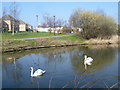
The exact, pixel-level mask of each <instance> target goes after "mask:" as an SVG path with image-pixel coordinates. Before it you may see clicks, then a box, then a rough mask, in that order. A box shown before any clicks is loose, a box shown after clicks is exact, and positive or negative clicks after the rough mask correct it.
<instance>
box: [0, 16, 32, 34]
mask: <svg viewBox="0 0 120 90" xmlns="http://www.w3.org/2000/svg"><path fill="white" fill-rule="evenodd" d="M0 20H1V22H2V23H1V24H4V25H5V23H6V24H7V26H8V30H7V31H12V30H13V28H14V31H20V32H24V31H27V30H30V29H32V26H31V25H30V24H27V23H25V22H24V21H22V20H18V19H15V18H14V17H12V16H10V15H5V16H3V17H2V18H1V19H0ZM4 25H2V29H4V27H5V26H4Z"/></svg>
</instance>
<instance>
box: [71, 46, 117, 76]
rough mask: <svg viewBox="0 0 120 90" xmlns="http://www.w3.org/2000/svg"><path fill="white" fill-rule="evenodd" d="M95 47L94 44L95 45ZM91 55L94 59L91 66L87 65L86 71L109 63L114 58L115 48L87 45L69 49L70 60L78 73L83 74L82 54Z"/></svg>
mask: <svg viewBox="0 0 120 90" xmlns="http://www.w3.org/2000/svg"><path fill="white" fill-rule="evenodd" d="M95 47H96V46H95ZM83 54H86V55H88V56H91V57H92V58H93V59H94V61H93V64H92V65H91V66H88V68H87V70H86V71H92V70H98V69H101V68H102V66H104V65H107V64H111V63H112V62H113V61H114V60H115V56H116V50H115V48H110V47H107V48H106V47H105V48H99V49H97V48H89V47H80V48H78V49H75V50H73V51H71V55H70V56H71V62H72V65H73V67H74V69H75V70H76V71H77V72H78V73H79V74H83V72H84V71H85V69H84V64H83V62H84V55H83Z"/></svg>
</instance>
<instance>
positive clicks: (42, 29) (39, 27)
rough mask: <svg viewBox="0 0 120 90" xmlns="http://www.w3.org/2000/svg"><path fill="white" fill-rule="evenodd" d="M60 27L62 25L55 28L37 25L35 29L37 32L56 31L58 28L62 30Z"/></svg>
mask: <svg viewBox="0 0 120 90" xmlns="http://www.w3.org/2000/svg"><path fill="white" fill-rule="evenodd" d="M62 29H63V27H58V26H56V27H55V28H51V27H44V26H38V28H37V31H38V32H55V33H58V32H59V30H62Z"/></svg>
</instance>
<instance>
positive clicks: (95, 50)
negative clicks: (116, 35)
mask: <svg viewBox="0 0 120 90" xmlns="http://www.w3.org/2000/svg"><path fill="white" fill-rule="evenodd" d="M84 55H87V56H89V57H92V58H93V62H92V65H90V66H87V68H86V69H85V66H84ZM119 56H120V50H119V49H118V47H116V46H102V45H101V46H94V45H93V46H77V47H60V48H42V49H35V50H27V51H20V52H11V53H3V55H2V88H107V87H113V88H117V87H118V84H117V83H118V82H119V74H118V59H119ZM30 67H33V68H34V71H35V70H37V69H38V68H40V69H42V70H45V71H46V73H45V74H44V75H43V76H40V77H34V78H33V77H31V76H30ZM114 84H115V85H114Z"/></svg>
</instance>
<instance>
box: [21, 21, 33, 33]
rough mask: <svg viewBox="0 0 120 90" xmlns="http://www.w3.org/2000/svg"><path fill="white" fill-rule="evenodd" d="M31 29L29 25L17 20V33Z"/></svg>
mask: <svg viewBox="0 0 120 90" xmlns="http://www.w3.org/2000/svg"><path fill="white" fill-rule="evenodd" d="M31 29H32V26H31V25H30V24H27V23H25V22H24V21H22V20H19V31H20V32H24V31H29V30H31Z"/></svg>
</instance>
